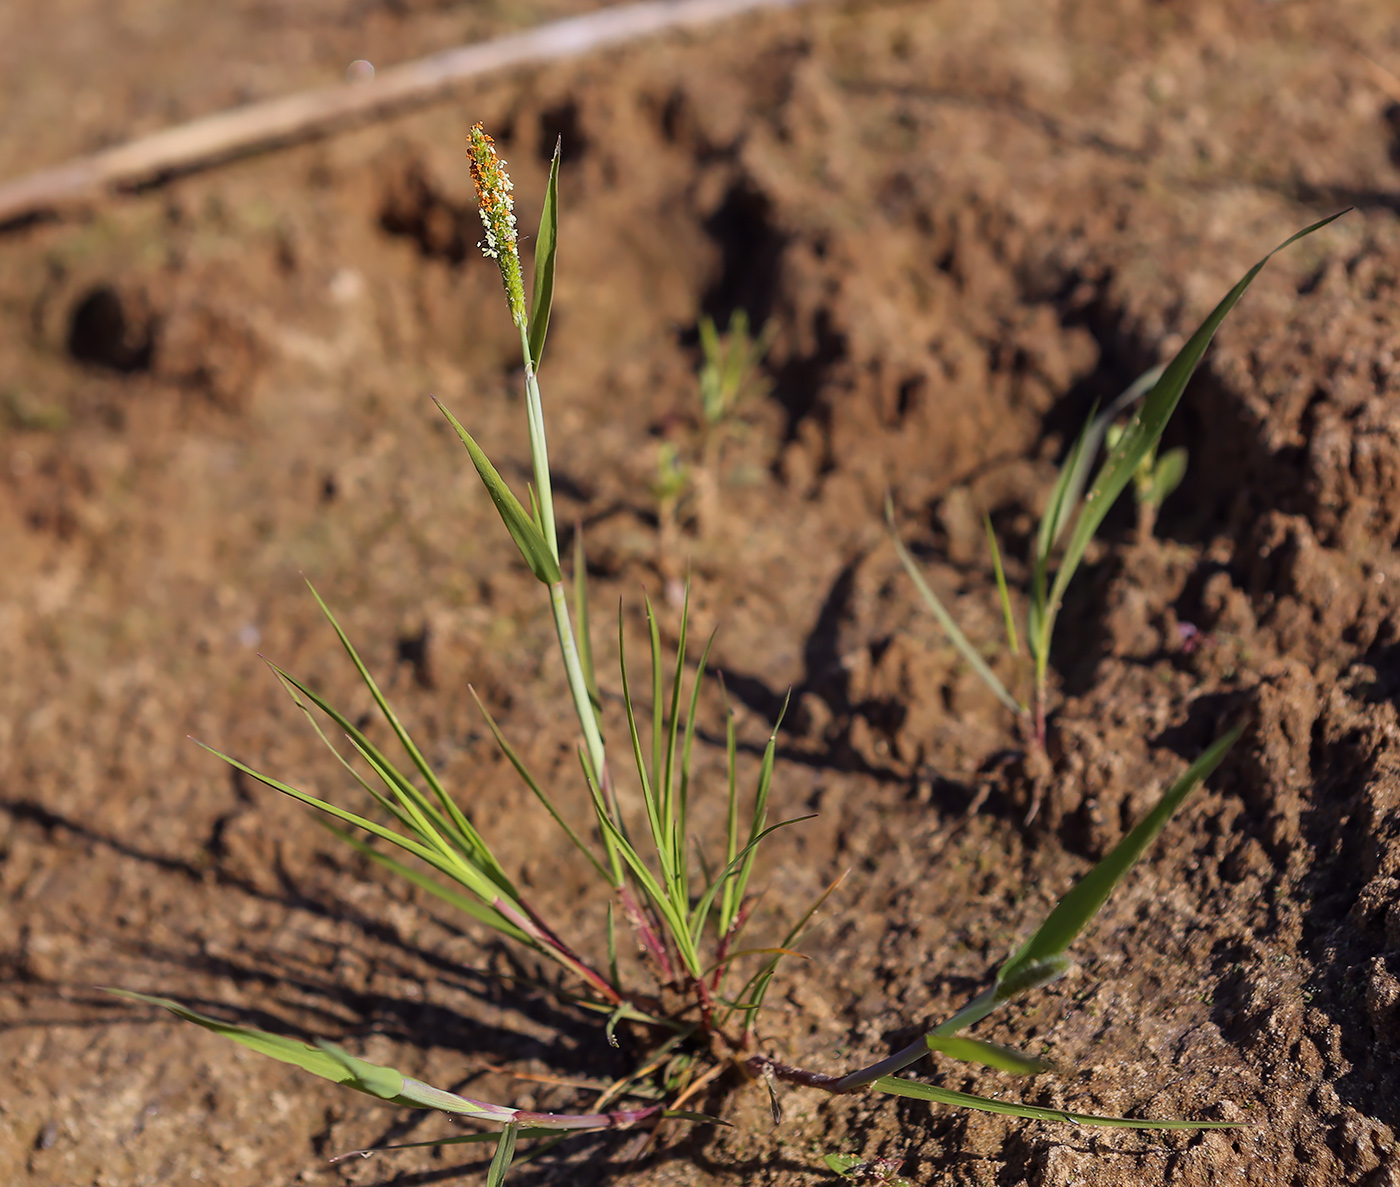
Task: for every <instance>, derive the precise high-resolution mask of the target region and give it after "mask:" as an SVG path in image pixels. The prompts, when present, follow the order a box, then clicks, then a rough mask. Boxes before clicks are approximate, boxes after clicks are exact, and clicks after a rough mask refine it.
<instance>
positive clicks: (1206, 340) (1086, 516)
mask: <svg viewBox="0 0 1400 1187" xmlns="http://www.w3.org/2000/svg"><path fill="white" fill-rule="evenodd" d="M1345 213H1346V211H1339V212H1338V213H1337V214H1333V215H1329V216H1328V217H1327V218H1324V219H1320V220H1319V221H1318V222H1315V223H1313V224H1312V225H1311V226H1309V227H1304V228H1303V229H1302V230H1301V231H1299V232H1298V233H1297V234H1295V235H1290V236H1289V237H1288V238H1287V239H1285V240H1284V241H1283V242H1282V243H1280V244H1279V245H1278V246H1277V247H1276V248H1274V250H1273V251H1271V252H1269V254H1268V255H1266V256H1265V257H1264V258H1263V259H1262V260H1260V261H1259V262H1258V263H1257V264H1255V265H1254V267H1252V268H1251V269H1250V270H1249V271H1248V272H1246V273H1245V274H1244V276H1242V277H1241V278H1240V280H1239V282H1238V283H1237V284H1236V285H1235V287H1234V288H1232V289H1231V290H1230V291H1229V292H1228V293H1226V294H1225V297H1224V298H1223V299H1222V300H1221V302H1220V304H1218V305H1217V306H1216V307H1215V308H1214V309H1213V310H1212V311H1211V313H1210V315H1209V316H1208V317H1207V318H1206V319H1205V321H1203V322H1202V323H1201V324H1200V326H1199V327H1198V328H1197V330H1196V332H1195V333H1194V334H1192V335H1191V337H1190V338H1189V339H1187V342H1186V345H1184V346H1183V347H1182V348H1181V349H1180V350H1179V351H1177V353H1176V357H1175V358H1173V359H1172V361H1171V362H1170V363H1168V364H1167V366H1166V368H1165V369H1164V370H1163V372H1162V377H1161V378H1160V379H1159V380H1158V381H1157V382H1156V384H1155V385H1154V386H1153V388H1152V390H1151V391H1150V392H1149V393H1148V394H1147V398H1146V399H1145V400H1144V401H1143V404H1142V408H1141V410H1140V411H1139V412H1138V413H1137V414H1136V415H1135V416H1134V417H1133V418H1132V420H1131V421H1129V423H1128V427H1127V429H1126V431H1125V432H1124V433H1123V435H1122V437H1120V438H1119V440H1118V444H1117V445H1116V446H1114V448H1113V450H1112V451H1111V452H1110V453H1109V455H1108V457H1107V458H1106V459H1105V460H1104V463H1103V466H1102V467H1101V468H1100V469H1099V472H1098V476H1097V477H1096V478H1095V479H1094V484H1093V486H1092V487H1091V488H1090V490H1089V493H1088V494H1087V495H1086V496H1085V497H1084V503H1083V507H1082V509H1081V510H1080V513H1079V518H1078V519H1077V520H1076V521H1075V524H1074V530H1073V531H1072V532H1071V533H1070V538H1069V543H1068V544H1067V545H1066V547H1065V555H1064V559H1063V560H1062V561H1061V562H1060V570H1059V572H1058V573H1056V574H1055V584H1054V587H1053V588H1052V589H1051V591H1050V597H1049V599H1048V601H1047V603H1046V607H1047V610H1046V615H1045V620H1044V621H1043V622H1042V624H1041V632H1042V634H1043V636H1044V642H1045V644H1046V645H1045V647H1044V648H1043V649H1044V650H1046V651H1048V650H1049V648H1048V640H1049V637H1050V634H1051V632H1052V629H1053V622H1054V618H1055V615H1056V613H1057V610H1058V607H1059V604H1060V599H1061V598H1063V597H1064V593H1065V589H1066V587H1067V586H1068V585H1069V582H1070V579H1071V578H1072V577H1073V576H1074V574H1075V571H1076V570H1077V569H1078V568H1079V564H1080V562H1081V561H1082V560H1083V559H1084V552H1085V549H1087V548H1088V547H1089V541H1090V540H1092V539H1093V538H1094V533H1095V532H1097V531H1098V529H1099V524H1101V523H1102V522H1103V518H1104V516H1105V515H1107V514H1108V511H1109V508H1110V507H1112V506H1113V504H1114V502H1116V501H1117V499H1118V496H1119V495H1120V494H1122V492H1123V488H1124V487H1125V486H1126V485H1127V484H1128V483H1129V482H1130V481H1131V480H1132V477H1133V474H1134V473H1135V472H1136V470H1137V467H1138V463H1139V462H1141V461H1142V459H1143V458H1144V457H1145V456H1147V454H1148V452H1149V451H1150V450H1152V449H1155V448H1156V447H1157V442H1158V441H1160V440H1161V438H1162V430H1163V429H1165V428H1166V426H1167V421H1168V420H1169V419H1170V418H1171V415H1172V413H1173V412H1174V411H1176V406H1177V403H1178V402H1179V401H1180V399H1181V393H1182V392H1183V391H1185V390H1186V384H1187V382H1188V381H1189V380H1190V378H1191V375H1192V373H1193V372H1194V371H1195V370H1196V365H1197V364H1198V363H1199V362H1200V361H1201V356H1202V355H1204V354H1205V352H1206V347H1208V346H1209V345H1210V342H1211V339H1212V338H1214V337H1215V332H1216V331H1217V330H1218V329H1219V328H1220V323H1221V322H1223V321H1224V320H1225V317H1226V315H1227V314H1228V313H1229V312H1230V310H1231V309H1233V308H1234V307H1235V304H1236V302H1238V301H1239V299H1240V298H1241V297H1242V296H1244V293H1245V290H1246V289H1247V288H1249V286H1250V285H1251V284H1253V283H1254V278H1255V277H1256V276H1258V275H1259V273H1260V272H1261V271H1262V270H1263V268H1264V265H1265V264H1267V263H1268V262H1269V260H1270V259H1272V258H1273V257H1274V256H1275V255H1276V254H1278V253H1279V252H1281V251H1282V250H1283V249H1284V248H1285V247H1288V246H1290V245H1291V244H1293V243H1296V242H1297V241H1298V240H1299V239H1302V238H1303V237H1304V236H1305V235H1311V234H1312V233H1313V232H1314V231H1318V230H1321V229H1322V228H1323V227H1325V226H1327V224H1328V223H1330V222H1333V221H1334V220H1335V219H1338V218H1341V216H1342V215H1343V214H1345Z"/></svg>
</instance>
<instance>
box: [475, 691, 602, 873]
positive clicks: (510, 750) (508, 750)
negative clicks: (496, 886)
mask: <svg viewBox="0 0 1400 1187" xmlns="http://www.w3.org/2000/svg"><path fill="white" fill-rule="evenodd" d="M467 691H468V692H470V693H471V694H472V700H474V701H475V702H476V707H477V708H478V709H480V710H481V715H482V717H484V718H486V727H487V729H489V730H490V731H491V736H492V737H493V738H495V739H496V745H497V746H499V747H500V748H501V753H502V754H504V755H505V756H506V759H507V760H508V761H509V762H510V765H511V766H513V767H514V768H515V772H516V774H517V775H519V776H520V778H521V780H522V781H523V782H524V784H525V786H526V787H528V788H529V789H530V790H531V791H532V792H534V795H535V798H536V799H537V800H539V802H540V803H541V804H543V805H544V809H545V811H546V812H548V813H549V814H550V816H552V817H553V818H554V823H555V824H557V825H558V826H559V827H560V828H561V829H563V831H564V835H565V836H566V837H568V838H569V840H571V841H572V842H573V843H574V848H576V849H577V850H578V851H579V852H580V853H582V854H583V855H584V857H586V858H588V861H589V863H590V864H591V865H592V866H593V868H594V869H595V870H597V871H598V876H599V877H600V878H602V879H603V881H604V882H607V883H609V884H611V883H612V879H611V878H610V877H609V876H608V872H607V870H605V869H604V868H603V865H602V863H601V862H600V861H599V860H598V859H597V858H596V857H594V856H593V854H592V852H591V851H590V850H589V848H588V846H587V845H585V844H584V843H583V841H582V840H581V839H580V838H579V835H578V833H576V832H575V831H574V829H573V826H572V825H570V824H569V822H568V821H567V820H565V819H564V817H563V816H561V815H560V813H559V809H558V808H556V807H555V806H554V801H553V800H552V799H550V798H549V796H547V795H546V794H545V792H544V788H542V787H541V786H540V785H539V783H538V781H537V780H536V779H535V777H534V776H533V775H532V774H531V773H530V769H529V768H528V767H527V766H526V765H525V762H524V760H523V759H522V758H521V757H520V755H519V754H517V753H516V752H515V747H513V746H512V745H511V744H510V742H509V741H507V740H506V736H505V734H504V733H502V732H501V727H500V726H499V725H497V724H496V719H495V718H494V717H492V716H491V713H490V710H488V709H487V708H486V706H485V705H484V704H482V701H481V698H480V697H479V696H477V695H476V689H474V688H472V687H471V685H468V686H467Z"/></svg>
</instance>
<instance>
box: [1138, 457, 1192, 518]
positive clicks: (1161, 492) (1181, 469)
mask: <svg viewBox="0 0 1400 1187" xmlns="http://www.w3.org/2000/svg"><path fill="white" fill-rule="evenodd" d="M1185 477H1186V450H1184V449H1180V448H1178V449H1169V450H1167V452H1166V453H1164V454H1163V455H1162V456H1161V457H1159V458H1158V459H1157V464H1156V465H1155V466H1154V467H1153V468H1152V481H1151V483H1150V484H1149V485H1148V487H1147V489H1146V490H1145V491H1144V492H1143V495H1142V502H1144V503H1146V504H1148V505H1149V506H1152V507H1160V506H1161V505H1162V503H1163V501H1164V500H1165V499H1166V497H1167V496H1168V495H1169V494H1171V493H1172V491H1174V490H1176V488H1177V487H1178V486H1180V485H1181V480H1182V479H1183V478H1185Z"/></svg>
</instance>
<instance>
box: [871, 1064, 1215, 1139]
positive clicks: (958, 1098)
mask: <svg viewBox="0 0 1400 1187" xmlns="http://www.w3.org/2000/svg"><path fill="white" fill-rule="evenodd" d="M871 1087H873V1088H874V1089H875V1091H877V1092H887V1093H889V1094H890V1095H891V1096H907V1097H912V1098H913V1099H914V1100H927V1101H932V1102H933V1103H934V1104H939V1105H952V1106H953V1107H954V1108H959V1109H976V1110H978V1111H979V1112H982V1113H999V1114H1000V1115H1001V1116H1003V1117H1022V1118H1025V1119H1026V1120H1029V1121H1063V1122H1067V1123H1068V1124H1070V1125H1101V1126H1108V1127H1111V1128H1114V1129H1238V1128H1239V1123H1238V1122H1236V1121H1139V1120H1136V1119H1134V1118H1130V1117H1095V1116H1094V1115H1093V1114H1091V1113H1071V1112H1070V1111H1069V1110H1067V1109H1047V1108H1043V1107H1041V1106H1040V1105H1017V1104H1011V1103H1009V1102H1007V1101H1003V1100H993V1099H992V1098H991V1097H989V1096H974V1095H973V1094H972V1093H970V1092H954V1091H953V1090H952V1089H951V1088H936V1087H934V1086H933V1085H932V1084H924V1083H921V1082H920V1081H918V1080H901V1079H899V1078H897V1077H895V1076H881V1077H880V1078H879V1079H878V1080H876V1081H875V1082H874V1084H872V1085H871Z"/></svg>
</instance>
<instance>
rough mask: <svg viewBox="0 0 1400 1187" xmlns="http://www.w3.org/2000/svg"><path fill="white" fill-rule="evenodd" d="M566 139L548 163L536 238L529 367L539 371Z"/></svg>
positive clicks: (551, 296)
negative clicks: (560, 167) (561, 165)
mask: <svg viewBox="0 0 1400 1187" xmlns="http://www.w3.org/2000/svg"><path fill="white" fill-rule="evenodd" d="M562 148H563V139H562V138H561V139H560V140H558V141H556V142H555V144H554V156H552V157H551V158H550V161H549V184H548V185H547V186H545V191H544V210H543V211H541V212H540V229H539V233H538V234H537V235H536V236H535V291H534V297H533V299H532V300H531V301H530V329H529V339H528V340H529V343H530V366H531V367H532V368H533V369H534V370H536V371H538V370H539V369H540V360H541V359H542V358H543V357H544V337H545V334H546V333H547V332H548V330H549V309H550V306H551V305H553V304H554V261H555V255H556V253H557V251H558V247H559V156H560V153H561V151H562Z"/></svg>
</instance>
